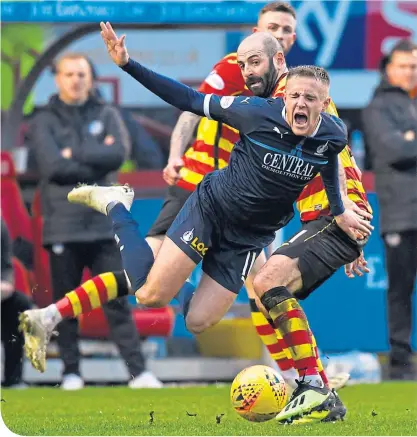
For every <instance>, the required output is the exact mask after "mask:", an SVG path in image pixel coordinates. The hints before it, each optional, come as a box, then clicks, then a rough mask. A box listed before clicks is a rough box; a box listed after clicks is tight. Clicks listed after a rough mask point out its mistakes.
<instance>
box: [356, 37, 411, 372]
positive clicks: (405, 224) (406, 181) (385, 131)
mask: <svg viewBox="0 0 417 437" xmlns="http://www.w3.org/2000/svg"><path fill="white" fill-rule="evenodd" d="M383 70H385V74H384V75H383V77H382V80H381V83H380V84H379V86H378V87H377V89H376V90H375V92H374V96H373V98H372V101H371V102H370V104H369V106H368V107H367V108H366V109H365V110H364V113H363V116H364V118H363V125H364V129H365V131H366V135H367V140H368V146H369V150H370V152H371V160H372V168H373V170H374V172H375V183H376V192H377V195H378V200H379V205H380V216H381V220H380V221H381V223H380V224H381V233H382V238H383V240H384V245H385V256H386V269H387V273H388V317H389V342H390V346H391V353H390V376H391V378H393V379H410V378H411V379H414V378H415V370H414V369H413V367H412V360H411V345H410V341H411V339H410V337H411V332H412V295H413V291H414V287H415V282H416V272H417V101H416V99H415V98H412V97H411V94H410V93H411V92H412V90H413V89H415V87H416V86H417V45H416V44H414V43H412V42H411V41H408V40H402V41H400V42H399V43H397V45H396V46H395V47H394V48H393V49H392V51H391V53H390V54H389V56H388V57H387V58H386V60H385V66H384V68H383Z"/></svg>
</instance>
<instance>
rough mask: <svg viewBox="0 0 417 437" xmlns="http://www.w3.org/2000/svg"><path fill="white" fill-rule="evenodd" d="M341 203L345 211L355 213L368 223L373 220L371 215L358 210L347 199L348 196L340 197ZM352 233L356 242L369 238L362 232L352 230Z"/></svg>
mask: <svg viewBox="0 0 417 437" xmlns="http://www.w3.org/2000/svg"><path fill="white" fill-rule="evenodd" d="M342 201H343V205H344V206H345V209H349V210H351V211H353V212H355V213H356V214H358V215H359V216H360V217H362V218H365V219H368V220H369V221H371V220H372V218H373V216H372V214H370V213H369V212H368V211H365V210H364V209H362V208H360V207H359V206H358V205H357V204H356V203H355V202H353V201H352V200H351V199H349V197H348V196H342ZM352 232H353V233H354V234H355V237H356V238H355V239H356V240H363V239H365V238H367V237H369V235H368V234H364V233H363V232H359V231H358V230H352Z"/></svg>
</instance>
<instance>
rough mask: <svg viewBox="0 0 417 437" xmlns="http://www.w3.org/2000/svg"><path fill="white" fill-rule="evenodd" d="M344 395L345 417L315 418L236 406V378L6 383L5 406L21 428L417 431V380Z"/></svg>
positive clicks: (57, 431)
mask: <svg viewBox="0 0 417 437" xmlns="http://www.w3.org/2000/svg"><path fill="white" fill-rule="evenodd" d="M340 395H341V398H342V399H343V401H344V402H345V404H346V405H347V407H348V415H347V418H346V420H345V421H344V422H339V423H335V424H316V425H307V426H306V425H297V426H282V425H278V424H277V423H276V422H275V421H274V420H271V421H269V422H264V423H251V422H247V421H246V420H244V419H242V418H240V417H239V416H238V415H237V414H236V413H235V412H234V411H233V410H232V408H231V406H230V401H229V386H228V385H226V386H221V387H216V386H209V387H188V388H165V389H162V390H150V389H142V390H132V389H128V388H125V387H108V388H107V387H106V388H103V387H91V388H86V389H84V390H81V391H77V392H63V391H61V390H60V389H58V388H31V389H28V390H25V391H15V390H2V399H4V402H2V403H1V407H2V408H1V413H2V417H3V421H4V422H5V424H6V425H7V427H8V428H9V429H11V430H12V431H13V432H15V433H16V434H20V435H56V436H58V435H71V436H72V435H107V436H109V435H110V436H111V435H115V436H117V435H135V436H138V435H161V436H169V435H190V436H192V435H194V436H198V435H211V436H214V435H233V436H238V435H252V436H254V435H274V436H277V435H280V436H281V435H283V436H287V435H288V436H289V435H309V436H316V435H317V436H318V435H323V436H325V435H414V436H415V435H417V383H383V384H378V385H361V386H353V387H347V388H345V389H343V390H341V392H340ZM151 411H153V412H154V413H153V421H152V420H151V417H150V412H151ZM194 414H196V415H195V416H192V415H194ZM221 414H224V415H223V416H221V417H220V419H216V416H220V415H221ZM217 422H220V423H217Z"/></svg>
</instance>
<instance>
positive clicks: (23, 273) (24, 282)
mask: <svg viewBox="0 0 417 437" xmlns="http://www.w3.org/2000/svg"><path fill="white" fill-rule="evenodd" d="M12 264H13V274H14V286H15V289H16V290H17V291H20V292H22V293H24V294H26V296H28V297H30V298H31V299H32V292H31V291H32V287H31V285H30V275H29V273H28V271H27V269H26V268H25V267H24V265H23V264H22V263H21V262H20V261H19V260H18V259H17V258H16V257H12Z"/></svg>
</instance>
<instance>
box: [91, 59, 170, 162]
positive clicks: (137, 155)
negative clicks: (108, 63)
mask: <svg viewBox="0 0 417 437" xmlns="http://www.w3.org/2000/svg"><path fill="white" fill-rule="evenodd" d="M88 63H89V64H90V68H91V74H92V80H93V93H94V94H95V95H96V96H97V97H98V98H101V97H102V96H101V93H100V90H99V88H98V83H97V78H98V74H97V71H96V68H95V66H94V64H93V62H92V61H91V60H90V59H88ZM117 109H118V111H119V113H120V115H121V117H122V120H123V122H124V123H125V126H126V128H127V132H128V134H129V139H130V145H131V152H130V157H129V158H130V159H131V160H132V161H133V162H134V163H135V164H136V169H138V170H155V169H156V170H159V169H162V168H163V167H164V166H165V158H164V154H163V153H162V150H161V148H160V147H159V144H158V143H157V142H156V141H155V140H154V139H153V138H152V137H151V136H150V135H149V134H148V132H147V130H146V129H145V128H144V127H143V126H142V125H141V124H140V123H139V121H138V120H136V119H135V117H134V116H133V114H132V112H131V111H130V110H129V109H126V108H121V107H117Z"/></svg>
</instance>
